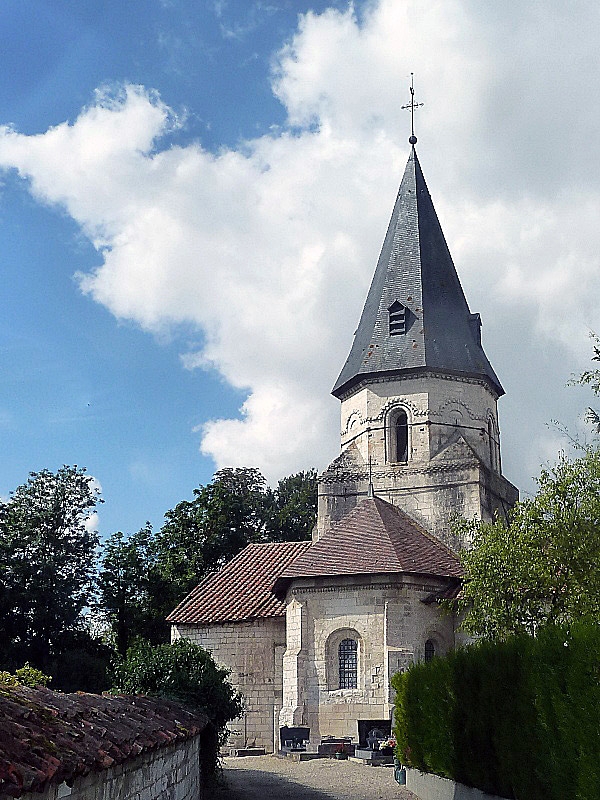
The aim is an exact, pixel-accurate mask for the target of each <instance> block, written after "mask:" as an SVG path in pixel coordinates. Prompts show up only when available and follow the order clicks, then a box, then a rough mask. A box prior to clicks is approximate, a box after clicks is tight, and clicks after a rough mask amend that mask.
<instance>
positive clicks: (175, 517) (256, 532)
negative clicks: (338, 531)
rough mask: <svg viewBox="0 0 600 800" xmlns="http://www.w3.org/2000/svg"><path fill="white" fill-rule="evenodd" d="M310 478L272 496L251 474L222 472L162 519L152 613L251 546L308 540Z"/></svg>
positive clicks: (312, 510)
mask: <svg viewBox="0 0 600 800" xmlns="http://www.w3.org/2000/svg"><path fill="white" fill-rule="evenodd" d="M316 496H317V489H316V473H315V472H314V470H311V471H308V472H300V473H298V474H297V475H292V476H290V477H288V478H284V479H282V480H281V481H279V483H278V485H277V488H276V489H275V490H274V491H272V490H270V489H269V488H268V487H267V485H266V481H265V478H264V477H263V475H262V474H261V472H260V471H259V470H257V469H254V468H250V467H246V468H236V469H222V470H219V471H218V472H216V473H215V475H214V478H213V480H212V481H211V482H210V483H209V484H207V485H206V486H200V487H199V488H198V489H195V490H194V499H193V500H191V501H190V500H184V501H182V502H181V503H179V504H178V505H177V506H175V508H174V509H172V510H171V511H167V513H166V514H165V524H164V525H163V527H162V529H161V530H160V531H159V533H158V534H157V535H156V538H155V545H154V546H155V555H156V573H155V581H156V589H157V590H158V591H159V597H160V602H159V603H158V607H157V609H156V611H157V613H159V614H161V615H162V616H163V618H164V617H165V616H166V615H167V614H168V613H169V612H170V611H172V610H173V608H174V607H175V605H176V604H177V603H178V602H179V601H180V600H182V599H183V597H185V595H186V594H188V593H189V592H190V591H191V590H192V589H193V588H194V587H195V586H196V585H197V584H198V583H199V582H200V580H201V579H202V578H203V577H204V576H205V575H207V574H208V573H209V572H211V571H213V570H215V569H217V568H219V567H221V566H223V564H225V563H227V562H228V561H230V560H231V559H232V558H233V557H234V556H235V555H237V554H238V553H239V552H240V551H241V550H243V549H244V547H246V545H248V544H251V543H253V542H266V541H299V540H302V539H307V538H310V533H311V530H312V527H313V525H314V522H315V519H316Z"/></svg>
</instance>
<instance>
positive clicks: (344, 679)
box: [338, 639, 358, 689]
mask: <svg viewBox="0 0 600 800" xmlns="http://www.w3.org/2000/svg"><path fill="white" fill-rule="evenodd" d="M338 653H339V662H340V672H339V675H340V681H339V687H340V689H356V688H358V642H357V641H356V639H342V641H341V642H340V646H339V648H338Z"/></svg>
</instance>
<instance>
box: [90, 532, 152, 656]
mask: <svg viewBox="0 0 600 800" xmlns="http://www.w3.org/2000/svg"><path fill="white" fill-rule="evenodd" d="M102 550H103V555H102V560H101V566H100V573H99V575H98V606H97V607H98V610H99V611H100V613H101V615H102V616H103V617H104V619H105V620H106V621H107V622H108V624H109V626H110V629H111V632H112V634H113V637H114V643H115V646H116V649H117V652H118V653H119V654H120V655H122V656H124V655H125V653H126V652H127V649H128V648H129V646H130V645H131V644H132V641H133V638H134V637H136V636H143V637H144V638H146V639H149V640H150V641H153V642H155V643H158V642H160V641H162V640H163V638H164V635H165V633H166V631H165V630H164V629H165V627H166V626H165V623H164V620H162V619H157V618H156V615H155V613H154V611H155V609H154V603H153V595H154V594H155V592H154V591H153V590H154V589H155V584H156V575H155V573H156V569H155V564H156V558H155V552H154V551H155V548H154V537H153V533H152V527H151V525H150V523H146V526H145V527H144V528H142V529H141V530H139V531H138V532H137V533H134V534H133V535H131V536H129V537H128V538H126V537H125V536H124V535H123V533H121V532H120V531H119V532H117V533H113V534H112V536H110V537H109V538H108V539H107V541H106V542H105V543H104V545H103V548H102ZM158 593H159V592H156V594H158Z"/></svg>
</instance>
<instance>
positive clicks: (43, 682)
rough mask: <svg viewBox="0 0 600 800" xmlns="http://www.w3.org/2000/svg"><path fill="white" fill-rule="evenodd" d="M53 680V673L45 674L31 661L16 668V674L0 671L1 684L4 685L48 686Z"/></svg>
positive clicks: (33, 687)
mask: <svg viewBox="0 0 600 800" xmlns="http://www.w3.org/2000/svg"><path fill="white" fill-rule="evenodd" d="M51 680H52V676H51V675H44V673H43V672H42V671H41V670H39V669H36V668H35V667H32V666H31V665H30V664H29V661H26V662H25V664H23V666H22V667H19V669H16V670H15V672H14V674H13V673H12V672H6V671H4V672H0V684H3V685H4V686H31V688H32V689H35V688H36V686H48V684H49V683H50V681H51Z"/></svg>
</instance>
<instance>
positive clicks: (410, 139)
mask: <svg viewBox="0 0 600 800" xmlns="http://www.w3.org/2000/svg"><path fill="white" fill-rule="evenodd" d="M408 141H409V143H410V144H412V145H413V147H414V145H416V143H417V137H416V136H415V135H414V133H413V135H412V136H409V137H408Z"/></svg>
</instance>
